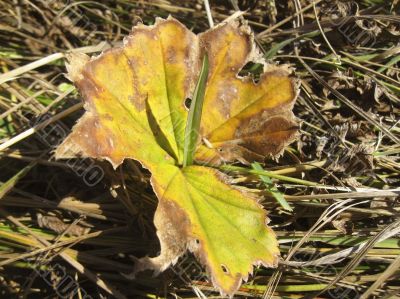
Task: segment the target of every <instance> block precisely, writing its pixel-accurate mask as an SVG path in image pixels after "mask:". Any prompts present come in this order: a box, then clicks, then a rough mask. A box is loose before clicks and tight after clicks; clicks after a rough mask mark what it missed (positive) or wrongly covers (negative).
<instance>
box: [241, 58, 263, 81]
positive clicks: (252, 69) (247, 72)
mask: <svg viewBox="0 0 400 299" xmlns="http://www.w3.org/2000/svg"><path fill="white" fill-rule="evenodd" d="M262 73H263V65H262V64H261V63H255V62H252V61H250V62H248V63H246V65H245V66H244V67H242V69H241V70H240V71H239V76H241V77H248V76H250V77H251V78H253V80H254V82H258V81H260V75H261V74H262Z"/></svg>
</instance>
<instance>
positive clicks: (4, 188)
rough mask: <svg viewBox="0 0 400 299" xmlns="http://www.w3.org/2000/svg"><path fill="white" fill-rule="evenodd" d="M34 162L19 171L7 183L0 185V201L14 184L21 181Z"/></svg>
mask: <svg viewBox="0 0 400 299" xmlns="http://www.w3.org/2000/svg"><path fill="white" fill-rule="evenodd" d="M35 165H36V162H35V161H34V162H31V163H30V164H29V165H28V166H26V167H24V168H23V169H22V170H20V171H19V172H18V173H17V174H16V175H14V176H13V177H12V178H10V179H9V180H8V181H7V182H5V183H3V184H1V185H0V199H1V198H3V196H4V195H6V194H7V193H8V192H9V191H10V190H11V189H12V188H13V187H14V186H15V185H16V184H17V182H18V181H19V180H20V179H22V178H23V177H24V176H25V175H26V174H27V173H28V172H29V171H30V170H31V169H32V168H33V167H34V166H35Z"/></svg>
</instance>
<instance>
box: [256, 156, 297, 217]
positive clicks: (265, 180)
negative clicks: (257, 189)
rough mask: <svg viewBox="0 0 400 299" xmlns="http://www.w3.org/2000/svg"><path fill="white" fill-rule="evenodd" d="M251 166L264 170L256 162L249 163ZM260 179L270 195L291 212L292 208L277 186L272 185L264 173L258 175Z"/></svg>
mask: <svg viewBox="0 0 400 299" xmlns="http://www.w3.org/2000/svg"><path fill="white" fill-rule="evenodd" d="M251 167H252V168H253V169H254V170H261V171H262V170H264V169H263V168H262V167H261V165H260V164H259V163H257V162H254V163H252V164H251ZM259 178H260V180H261V181H262V182H263V183H264V185H265V187H266V188H267V191H268V192H269V193H271V195H272V196H273V197H274V198H275V199H276V201H277V202H278V203H279V204H280V205H281V206H282V208H284V209H285V210H287V211H290V212H292V211H293V208H292V207H291V206H290V205H289V203H288V202H287V201H286V199H285V197H284V196H283V194H282V193H281V192H279V190H278V188H276V186H275V185H274V183H273V182H272V180H271V179H270V178H269V177H268V176H266V175H259Z"/></svg>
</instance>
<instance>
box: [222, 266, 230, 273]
mask: <svg viewBox="0 0 400 299" xmlns="http://www.w3.org/2000/svg"><path fill="white" fill-rule="evenodd" d="M221 269H222V271H223V272H224V273H225V274H228V273H229V270H228V268H227V267H226V266H225V265H221Z"/></svg>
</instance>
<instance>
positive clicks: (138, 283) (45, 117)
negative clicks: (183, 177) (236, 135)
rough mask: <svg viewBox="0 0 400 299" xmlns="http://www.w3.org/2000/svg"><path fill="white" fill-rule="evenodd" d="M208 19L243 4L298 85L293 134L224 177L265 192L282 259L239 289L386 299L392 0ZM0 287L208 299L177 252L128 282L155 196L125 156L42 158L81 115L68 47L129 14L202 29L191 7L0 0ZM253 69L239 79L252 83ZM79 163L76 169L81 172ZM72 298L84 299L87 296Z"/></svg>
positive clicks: (394, 293) (398, 260)
mask: <svg viewBox="0 0 400 299" xmlns="http://www.w3.org/2000/svg"><path fill="white" fill-rule="evenodd" d="M210 7H211V14H212V18H213V20H214V22H215V23H218V22H220V21H222V20H223V19H225V18H226V17H228V16H230V15H232V14H233V13H235V11H237V10H243V11H245V13H244V18H245V19H246V20H248V22H249V24H250V25H251V26H252V28H253V30H254V31H255V36H256V39H257V43H258V45H259V47H260V49H261V50H262V51H263V53H264V54H265V57H266V59H268V60H269V61H270V62H271V63H286V64H290V65H291V66H292V67H293V68H295V70H296V71H295V73H296V76H297V77H298V78H300V79H301V93H300V96H299V99H298V101H297V104H296V106H295V114H296V115H297V117H298V118H299V119H300V120H301V123H302V127H301V132H300V133H301V134H300V138H299V140H298V141H297V142H296V143H294V144H292V145H291V147H290V148H288V149H287V151H286V152H285V154H284V156H283V157H282V158H281V159H279V161H272V160H267V161H266V163H265V166H264V168H265V169H266V170H268V171H269V172H270V174H271V178H272V179H273V182H274V184H275V186H276V187H277V189H278V190H279V192H281V193H283V194H284V198H285V200H286V201H287V202H288V203H289V204H290V206H291V208H292V209H293V211H288V210H286V209H284V208H283V207H282V206H281V205H280V204H279V203H278V202H277V201H276V200H275V197H276V194H277V191H276V190H275V189H270V188H268V186H267V187H266V186H265V184H263V181H262V179H261V178H260V177H259V176H258V175H255V174H254V173H253V174H252V173H247V174H246V173H243V172H240V173H239V172H238V173H236V175H235V181H236V183H237V184H238V185H241V186H243V187H246V188H250V189H252V190H253V191H254V192H258V193H260V194H262V195H263V196H264V198H265V200H264V201H263V204H264V206H265V208H266V209H267V210H268V211H269V216H270V218H271V219H272V222H271V224H272V225H273V228H274V230H275V231H276V232H277V234H278V237H279V241H280V247H281V252H282V261H281V264H280V267H279V268H278V269H264V268H260V269H257V271H256V273H255V275H254V277H252V279H251V281H249V282H247V283H246V284H245V285H244V286H243V287H242V288H241V289H240V292H239V293H238V294H237V298H251V297H253V298H309V297H310V298H312V297H318V298H397V297H398V296H400V293H399V292H400V281H399V277H400V271H399V268H400V239H399V233H400V225H399V224H400V220H399V219H400V218H399V213H400V203H399V194H400V176H399V171H400V159H399V153H400V126H399V120H400V116H399V115H400V110H399V109H400V97H399V96H400V83H399V77H400V68H399V67H400V63H399V62H400V55H399V53H400V43H399V41H400V17H399V15H398V13H399V11H400V2H399V1H397V0H393V1H384V0H362V1H344V0H343V1H323V0H317V1H314V2H312V1H308V0H294V1H280V0H275V1H274V0H269V1H253V0H238V1H210ZM0 8H1V9H0V67H1V73H0V84H1V85H0V113H1V117H0V158H1V159H0V163H1V164H0V165H1V172H0V181H1V185H0V281H1V288H0V291H1V296H2V297H4V298H59V297H68V298H90V297H92V298H111V297H116V298H219V295H218V293H217V292H215V291H214V290H213V288H212V286H211V283H210V282H209V281H207V276H206V275H205V274H204V273H203V269H201V268H200V267H199V265H198V264H197V263H196V262H195V260H194V259H193V258H192V257H191V256H186V257H184V258H182V259H181V260H180V261H179V262H178V264H177V265H176V266H174V267H173V268H171V269H170V270H168V271H166V272H165V273H163V274H161V275H160V276H158V277H152V276H151V273H144V274H143V275H140V276H138V277H137V278H136V279H135V280H133V281H130V280H126V279H125V278H124V276H123V275H121V273H126V272H129V271H130V270H131V268H132V264H133V261H132V260H131V258H130V257H131V256H143V255H145V254H148V253H149V252H150V253H151V254H152V255H155V254H156V253H157V251H158V249H159V248H158V247H159V244H158V241H157V238H156V236H155V231H154V227H153V224H152V217H153V213H154V210H155V207H156V205H157V201H156V198H155V196H154V194H153V192H152V189H151V186H150V184H149V174H148V173H147V172H146V171H144V170H143V169H141V168H140V166H139V165H138V164H137V163H135V162H134V161H126V162H125V163H124V164H123V165H122V166H120V167H119V168H118V170H117V171H114V170H112V168H111V166H110V165H108V164H107V163H103V162H99V161H92V160H87V159H84V160H73V161H55V160H54V158H53V150H54V148H55V147H56V146H57V144H59V143H60V142H61V141H62V140H63V138H64V137H65V136H66V135H67V134H68V132H69V130H70V128H71V127H72V125H73V124H74V123H75V121H76V119H77V118H78V117H79V116H80V115H81V113H82V104H81V101H80V98H79V95H78V94H77V92H76V90H75V88H74V87H73V86H72V85H71V83H70V82H69V81H68V80H67V79H66V78H65V76H64V73H65V66H64V62H65V60H64V58H65V54H66V53H68V52H69V51H82V52H86V53H98V52H99V51H101V50H103V49H106V48H108V47H111V46H114V45H118V44H120V43H121V41H122V38H123V37H124V36H125V35H127V34H128V33H129V31H130V28H131V27H132V25H134V24H135V23H137V22H144V23H146V24H151V23H152V22H154V18H155V17H157V16H160V17H167V16H168V15H170V14H171V15H173V16H174V17H176V18H177V19H179V20H180V21H181V22H183V23H185V24H186V25H187V26H188V28H191V29H192V30H193V31H194V32H201V31H204V30H206V29H207V28H209V19H208V18H207V12H206V9H205V7H204V3H203V1H200V0H199V1H195V0H190V1H168V0H156V1H144V0H138V1H126V0H105V1H101V2H95V1H75V0H74V1H65V0H64V1H63V0H51V1H41V0H24V1H15V0H3V1H2V2H1V3H0ZM257 71H258V68H257V65H256V64H253V65H248V66H247V67H246V68H245V69H243V72H244V73H250V74H252V75H254V77H255V78H257ZM88 169H89V170H90V171H88ZM85 296H86V297H85Z"/></svg>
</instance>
